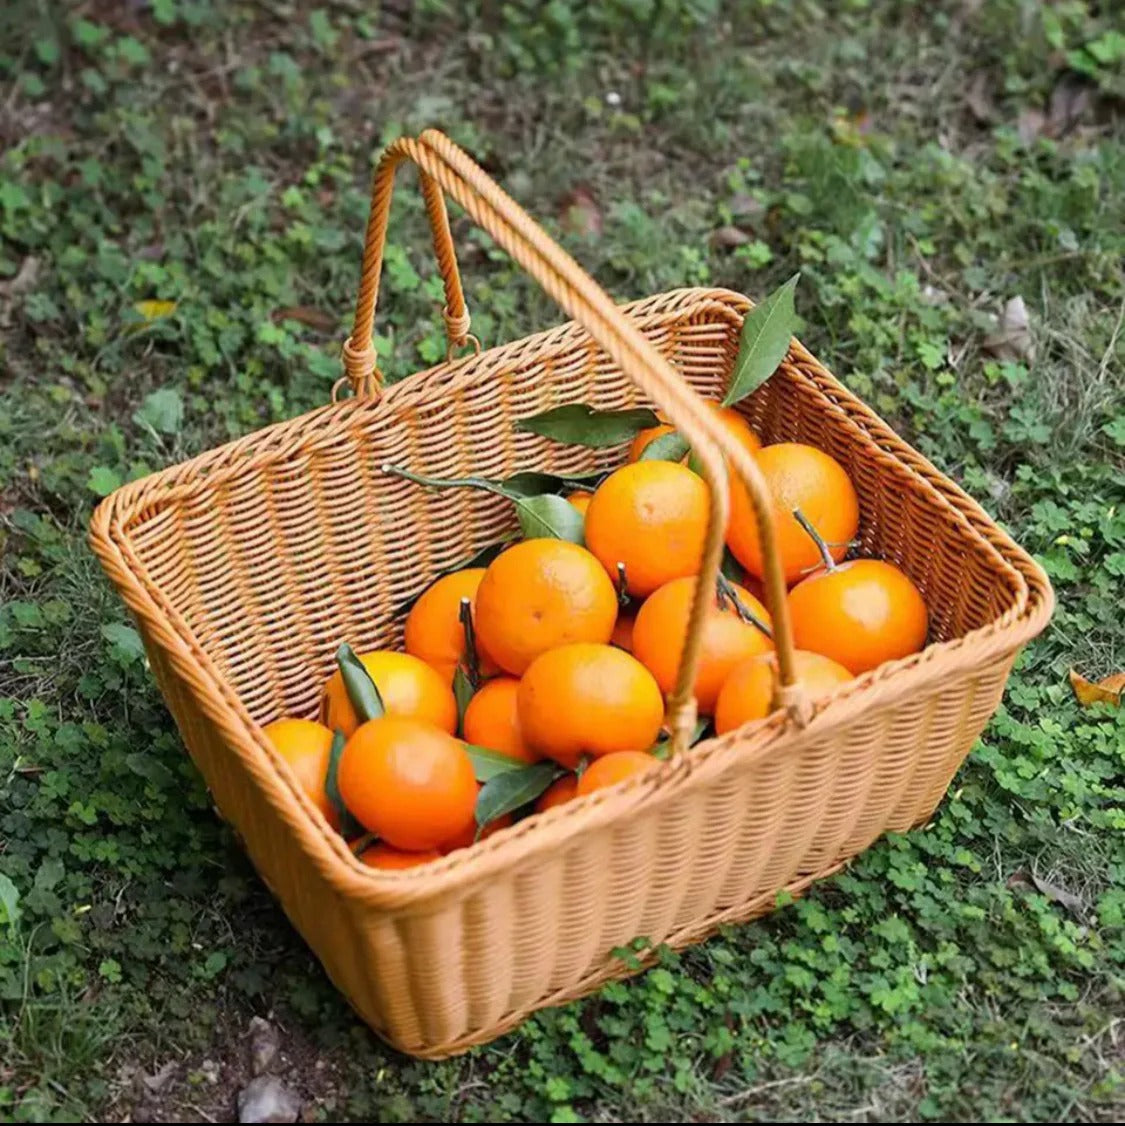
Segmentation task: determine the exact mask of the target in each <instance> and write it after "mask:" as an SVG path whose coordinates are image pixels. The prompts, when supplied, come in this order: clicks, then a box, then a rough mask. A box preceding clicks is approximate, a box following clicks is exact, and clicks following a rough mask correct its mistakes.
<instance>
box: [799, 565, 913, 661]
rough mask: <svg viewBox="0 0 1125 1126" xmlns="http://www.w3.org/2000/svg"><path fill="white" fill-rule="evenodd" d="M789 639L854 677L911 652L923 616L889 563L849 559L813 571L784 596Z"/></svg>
mask: <svg viewBox="0 0 1125 1126" xmlns="http://www.w3.org/2000/svg"><path fill="white" fill-rule="evenodd" d="M789 613H790V617H791V618H792V620H793V640H794V641H795V642H796V644H797V645H798V646H799V647H800V648H801V649H811V650H812V651H813V652H814V653H821V654H823V655H824V656H825V657H831V658H832V660H834V661H836V662H838V663H839V664H841V665H843V666H844V668H846V669H848V670H849V671H851V672H852V673H854V674H855V675H856V676H858V675H859V674H860V673H861V672H866V671H867V670H868V669H873V668H875V667H876V666H877V665H881V664H882V663H883V662H884V661H893V660H896V659H897V658H899V657H905V656H907V655H908V654H910V653H917V652H918V650H919V649H921V648H922V646H923V645H925V644H926V632H927V630H928V629H929V615H928V613H927V611H926V603H925V602H924V601H923V600H922V595H921V594H919V592H918V588H917V587H916V586H915V585H914V584H913V583H912V582H911V581H910V580H909V579H908V578H907V577H906V575H904V574H903V573H902V572H901V571H900V570H899V569H898V568H897V567H896V566H894V565H893V564H891V563H884V562H883V561H882V560H881V559H853V560H852V561H851V562H850V563H840V564H839V565H837V566H835V567H833V568H832V570H830V571H818V572H817V573H816V574H813V575H810V576H809V577H808V578H807V579H805V580H804V582H801V583H798V584H797V585H796V586H795V587H794V588H793V589H792V590H791V591H790V592H789Z"/></svg>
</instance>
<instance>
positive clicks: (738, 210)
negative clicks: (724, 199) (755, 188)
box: [728, 192, 766, 225]
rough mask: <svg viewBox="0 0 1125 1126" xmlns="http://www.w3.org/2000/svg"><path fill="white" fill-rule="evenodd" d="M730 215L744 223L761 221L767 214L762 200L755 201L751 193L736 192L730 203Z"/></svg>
mask: <svg viewBox="0 0 1125 1126" xmlns="http://www.w3.org/2000/svg"><path fill="white" fill-rule="evenodd" d="M728 206H729V207H730V213H731V215H733V216H734V217H735V218H736V219H738V220H740V221H741V222H743V223H747V222H749V223H750V224H751V225H753V223H754V221H755V220H757V219H761V218H762V216H763V215H765V213H766V205H765V204H764V203H762V201H761V200H760V199H755V198H754V197H753V196H752V195H750V193H749V192H735V193H734V195H732V196H731V197H730V201H729V203H728Z"/></svg>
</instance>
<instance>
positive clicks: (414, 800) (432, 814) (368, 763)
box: [336, 670, 478, 852]
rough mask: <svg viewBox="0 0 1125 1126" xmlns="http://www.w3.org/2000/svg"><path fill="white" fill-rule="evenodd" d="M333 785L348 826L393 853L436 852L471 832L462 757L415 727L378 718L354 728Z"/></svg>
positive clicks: (471, 786) (431, 730) (468, 771)
mask: <svg viewBox="0 0 1125 1126" xmlns="http://www.w3.org/2000/svg"><path fill="white" fill-rule="evenodd" d="M431 671H432V670H431ZM336 782H337V785H338V786H339V788H340V797H341V798H342V799H343V801H344V805H345V806H347V808H348V810H349V812H350V813H352V815H353V816H354V817H355V818H356V820H357V821H359V823H360V824H361V825H362V826H363V827H364V828H365V829H367V830H368V832H371V833H377V834H378V835H379V836H380V837H381V838H382V839H383V840H384V841H385V842H386V843H387V844H389V845H392V846H393V847H394V848H401V849H405V850H406V851H408V852H423V851H425V850H426V849H433V848H437V847H438V846H439V845H440V844H441V843H442V842H443V841H448V840H452V839H453V838H454V837H456V836H457V835H458V834H459V833H462V832H464V831H465V829H466V828H467V827H469V826H471V825H472V824H473V814H474V810H475V808H476V803H477V789H478V787H477V780H476V778H475V777H474V775H473V764H472V762H471V760H470V759H469V755H468V753H467V752H466V750H465V748H464V746H463V745H462V744H461V743H460V742H459V741H458V740H457V739H454V738H453V736H452V735H449V734H447V733H446V732H445V731H441V730H439V729H438V728H436V727H431V726H429V725H428V724H425V723H419V722H418V721H417V720H413V719H399V718H397V717H394V716H383V717H382V718H380V719H373V720H371V721H370V722H368V723H365V724H363V725H362V726H361V727H359V728H358V730H357V731H356V732H355V734H354V735H353V736H352V737H351V738H350V739H349V740H348V742H347V744H346V745H345V747H344V752H343V754H342V755H341V756H340V764H339V767H338V769H337V773H336Z"/></svg>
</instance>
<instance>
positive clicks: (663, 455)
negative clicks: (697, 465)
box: [637, 430, 691, 461]
mask: <svg viewBox="0 0 1125 1126" xmlns="http://www.w3.org/2000/svg"><path fill="white" fill-rule="evenodd" d="M689 449H691V447H690V446H689V445H688V441H687V439H686V438H685V437H684V436H683V435H682V434H681V433H680V432H679V431H678V430H670V431H669V432H668V433H667V434H661V435H660V437H659V438H653V440H652V441H651V442H649V444H648V445H647V446H645V448H644V450H642V451H641V456H640V457H639V458H638V459H637V460H638V461H682V460H683V459H684V455H685V454H686V453H687V452H688V450H689Z"/></svg>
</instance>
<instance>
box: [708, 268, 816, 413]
mask: <svg viewBox="0 0 1125 1126" xmlns="http://www.w3.org/2000/svg"><path fill="white" fill-rule="evenodd" d="M800 276H801V275H800V274H794V275H793V276H792V277H791V278H790V279H789V280H788V281H787V282H786V283H785V284H784V285H782V286H779V287H778V288H777V289H775V290H774V291H773V293H771V294H770V295H769V296H768V297H767V298H765V299H764V300H763V301H762V302H761V304H759V305H755V306H754V308H753V309H751V310H750V312H749V313H747V314H746V318H745V320H743V322H742V336H741V338H740V340H739V345H738V356H737V358H736V359H735V361H734V369H733V370H732V371H731V374H730V390H729V391H727V395H726V398H725V399H724V400H723V403H724V405H726V406H728V407H729V406H730V405H731V404H732V403H737V402H739V401H740V400H742V399H745V398H746V396H747V395H749V394H751V393H752V392H754V391H756V390H757V389H758V388H759V387H761V385H762V384H763V383H765V381H766V380H767V379H769V377H770V376H771V375H773V373H774V372H775V371H777V366H778V364H780V363H781V361H782V360H783V359H785V353H786V352H788V351H789V341H790V339H791V338H792V336H793V333H794V332H796V330H797V313H796V311H795V309H794V308H793V291H794V290H795V289H796V288H797V281H798V279H799V278H800Z"/></svg>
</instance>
